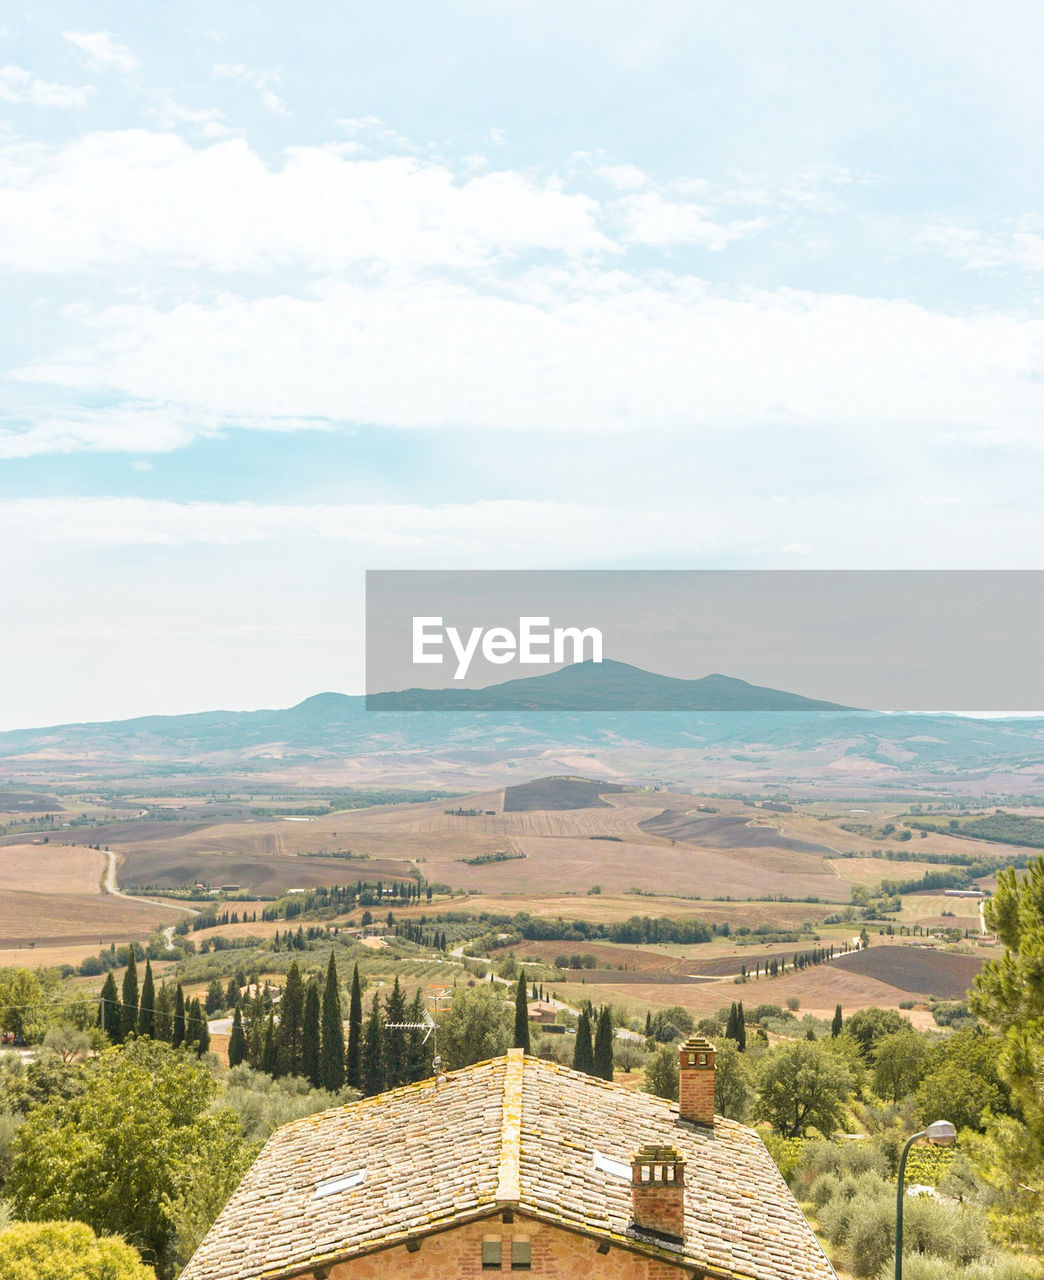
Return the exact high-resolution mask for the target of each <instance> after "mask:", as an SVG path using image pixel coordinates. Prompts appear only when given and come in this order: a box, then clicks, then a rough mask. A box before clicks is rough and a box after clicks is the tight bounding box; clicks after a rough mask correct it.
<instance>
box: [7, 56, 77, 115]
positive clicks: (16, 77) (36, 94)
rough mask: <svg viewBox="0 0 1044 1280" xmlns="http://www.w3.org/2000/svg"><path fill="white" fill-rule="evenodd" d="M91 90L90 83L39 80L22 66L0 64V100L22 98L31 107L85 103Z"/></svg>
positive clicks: (17, 100) (18, 99) (8, 100)
mask: <svg viewBox="0 0 1044 1280" xmlns="http://www.w3.org/2000/svg"><path fill="white" fill-rule="evenodd" d="M93 92H94V90H93V89H92V88H91V86H90V85H71V84H54V83H52V82H51V81H49V80H41V79H40V77H39V76H34V75H33V74H32V72H31V71H27V70H26V69H25V68H24V67H16V66H8V67H0V102H24V103H26V104H28V105H29V106H33V107H85V106H86V105H87V100H88V98H89V97H90V95H91V94H92V93H93Z"/></svg>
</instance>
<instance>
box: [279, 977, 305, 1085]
mask: <svg viewBox="0 0 1044 1280" xmlns="http://www.w3.org/2000/svg"><path fill="white" fill-rule="evenodd" d="M303 1023H304V983H303V982H302V981H301V970H300V969H299V968H298V965H297V961H296V960H295V961H294V962H293V963H292V964H291V966H290V968H289V969H287V971H286V986H285V987H284V988H283V998H282V999H281V1000H280V1002H279V1029H278V1031H277V1032H276V1067H275V1073H276V1075H277V1076H287V1075H290V1076H299V1075H300V1074H301V1029H302V1026H303Z"/></svg>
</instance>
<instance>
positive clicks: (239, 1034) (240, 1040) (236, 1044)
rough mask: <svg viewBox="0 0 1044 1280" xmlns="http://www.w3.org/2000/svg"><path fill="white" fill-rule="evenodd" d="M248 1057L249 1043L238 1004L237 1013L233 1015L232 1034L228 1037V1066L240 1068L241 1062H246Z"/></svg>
mask: <svg viewBox="0 0 1044 1280" xmlns="http://www.w3.org/2000/svg"><path fill="white" fill-rule="evenodd" d="M246 1056H247V1042H246V1034H245V1032H244V1031H243V1014H242V1011H241V1010H240V1008H239V1005H238V1004H237V1005H236V1011H235V1013H234V1014H233V1015H232V1034H231V1035H230V1036H229V1037H228V1065H229V1066H230V1067H238V1066H239V1064H240V1063H241V1062H245V1061H246Z"/></svg>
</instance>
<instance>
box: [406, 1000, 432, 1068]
mask: <svg viewBox="0 0 1044 1280" xmlns="http://www.w3.org/2000/svg"><path fill="white" fill-rule="evenodd" d="M406 1021H407V1022H412V1023H414V1024H417V1025H419V1024H420V1023H422V1022H426V1021H427V1009H426V1007H425V1004H424V996H423V995H422V994H421V990H420V988H419V987H418V988H417V990H416V991H415V992H414V993H413V999H412V1000H411V1001H410V1005H409V1008H408V1009H407V1010H406ZM427 1044H428V1041H427V1038H426V1036H425V1033H424V1032H423V1031H418V1030H413V1031H411V1032H410V1033H409V1037H408V1043H407V1046H406V1079H407V1081H409V1082H410V1083H413V1082H414V1081H417V1080H425V1079H427V1077H428V1076H430V1075H431V1062H430V1058H429V1056H428V1054H429V1052H430V1051H429V1050H428V1048H427Z"/></svg>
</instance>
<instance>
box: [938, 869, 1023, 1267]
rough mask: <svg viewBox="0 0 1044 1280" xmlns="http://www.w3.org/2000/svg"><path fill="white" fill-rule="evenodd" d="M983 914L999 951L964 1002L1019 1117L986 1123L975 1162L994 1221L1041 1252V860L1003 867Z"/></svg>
mask: <svg viewBox="0 0 1044 1280" xmlns="http://www.w3.org/2000/svg"><path fill="white" fill-rule="evenodd" d="M984 914H985V917H986V924H987V925H988V927H989V928H991V929H992V930H993V931H994V933H995V934H996V935H997V938H998V940H999V941H1000V942H1001V943H1002V944H1003V946H1004V955H1003V957H1002V958H1001V959H1000V960H987V962H986V964H985V965H984V966H983V970H982V972H981V973H980V974H979V976H978V977H977V978H976V979H975V986H974V988H973V990H972V994H971V997H970V999H969V1004H970V1005H971V1007H972V1010H973V1011H974V1012H975V1013H977V1014H978V1015H979V1017H981V1018H983V1019H984V1020H985V1021H986V1022H987V1023H989V1025H990V1026H991V1027H993V1028H995V1030H996V1031H997V1032H998V1033H999V1035H1000V1053H999V1055H998V1058H997V1070H998V1072H999V1075H1000V1078H1001V1079H1002V1080H1003V1082H1004V1083H1005V1085H1007V1087H1008V1088H1009V1089H1010V1091H1011V1096H1012V1099H1013V1101H1014V1103H1015V1105H1016V1107H1017V1108H1018V1110H1019V1112H1020V1115H1019V1117H1018V1118H1017V1119H1010V1120H1009V1119H1002V1118H1000V1117H998V1118H997V1119H996V1120H995V1121H994V1122H993V1123H992V1124H991V1125H990V1126H989V1129H988V1130H987V1137H986V1140H985V1142H984V1143H982V1144H980V1145H979V1146H978V1148H977V1159H978V1161H979V1164H980V1167H981V1168H982V1169H983V1171H984V1173H985V1174H986V1177H987V1178H988V1180H989V1181H990V1182H991V1184H992V1185H993V1187H994V1188H995V1190H996V1191H997V1193H998V1195H999V1202H998V1204H997V1206H996V1208H995V1209H994V1211H993V1216H994V1219H995V1221H996V1222H997V1223H998V1224H999V1225H1000V1226H1002V1227H1003V1229H1004V1230H1005V1231H1007V1232H1009V1233H1010V1234H1011V1236H1012V1237H1013V1238H1014V1239H1017V1240H1019V1241H1020V1242H1021V1243H1023V1244H1025V1245H1026V1246H1027V1247H1028V1248H1030V1249H1031V1250H1037V1251H1038V1252H1040V1253H1044V1214H1042V1213H1041V1212H1040V1205H1041V1196H1040V1189H1041V1188H1044V1089H1042V1088H1041V1081H1042V1080H1044V857H1041V858H1036V859H1034V861H1033V862H1032V863H1030V865H1029V867H1028V869H1027V871H1026V873H1025V874H1024V875H1021V876H1020V874H1019V873H1018V872H1017V871H1016V870H1015V868H1014V867H1006V868H1004V870H1003V871H1001V872H1000V873H999V874H998V876H997V889H996V892H995V893H994V894H993V896H992V898H990V900H989V901H988V902H987V903H986V906H985V908H984ZM958 1034H960V1033H958ZM1027 1187H1034V1188H1037V1194H1036V1195H1035V1196H1032V1195H1028V1194H1027V1193H1026V1190H1025V1188H1027Z"/></svg>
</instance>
